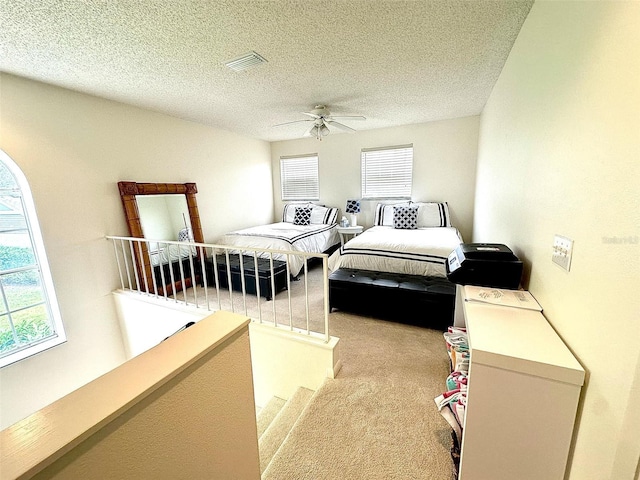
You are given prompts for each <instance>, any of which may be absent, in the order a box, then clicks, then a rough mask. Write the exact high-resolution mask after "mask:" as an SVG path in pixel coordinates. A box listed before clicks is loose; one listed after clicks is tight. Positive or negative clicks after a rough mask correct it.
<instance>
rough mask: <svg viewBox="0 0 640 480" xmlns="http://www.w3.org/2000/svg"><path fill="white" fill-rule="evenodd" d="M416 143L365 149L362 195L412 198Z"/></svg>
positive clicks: (363, 151) (364, 196)
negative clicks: (414, 146) (414, 147)
mask: <svg viewBox="0 0 640 480" xmlns="http://www.w3.org/2000/svg"><path fill="white" fill-rule="evenodd" d="M412 171H413V145H402V146H395V147H384V148H366V149H362V198H410V197H411V179H412Z"/></svg>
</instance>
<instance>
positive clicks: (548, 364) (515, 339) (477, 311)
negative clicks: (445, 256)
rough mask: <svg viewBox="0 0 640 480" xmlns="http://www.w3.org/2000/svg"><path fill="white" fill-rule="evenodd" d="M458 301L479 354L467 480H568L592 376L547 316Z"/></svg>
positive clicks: (466, 450) (472, 381)
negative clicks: (587, 375)
mask: <svg viewBox="0 0 640 480" xmlns="http://www.w3.org/2000/svg"><path fill="white" fill-rule="evenodd" d="M458 297H459V299H460V302H458V305H457V308H459V307H462V308H463V310H464V319H465V322H466V326H467V331H468V335H469V345H470V348H471V365H470V370H469V390H468V395H467V409H466V417H465V424H464V431H463V437H462V452H461V459H460V477H459V478H460V480H502V479H504V480H516V479H517V480H529V479H531V480H533V479H536V480H555V479H557V480H562V479H563V478H564V474H565V470H566V466H567V458H568V454H569V448H570V445H571V438H572V435H573V427H574V422H575V418H576V411H577V407H578V400H579V397H580V390H581V388H582V385H583V382H584V369H583V368H582V367H581V366H580V364H579V363H578V361H577V360H576V359H575V357H574V356H573V355H572V354H571V352H570V351H569V349H568V348H567V347H566V345H565V344H564V343H563V342H562V340H561V339H560V337H559V336H558V335H557V334H556V333H555V331H554V330H553V328H552V327H551V325H550V324H549V323H548V322H547V320H546V319H545V317H544V316H543V315H542V313H541V312H538V311H534V310H525V309H520V308H513V307H504V306H495V305H487V304H481V303H475V302H467V301H465V298H466V294H465V287H461V286H458ZM458 313H459V312H458ZM457 323H458V322H457Z"/></svg>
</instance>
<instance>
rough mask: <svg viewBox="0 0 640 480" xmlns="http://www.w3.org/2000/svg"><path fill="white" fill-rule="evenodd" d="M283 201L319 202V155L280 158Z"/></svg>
mask: <svg viewBox="0 0 640 480" xmlns="http://www.w3.org/2000/svg"><path fill="white" fill-rule="evenodd" d="M280 184H281V188H282V200H319V199H320V186H319V182H318V155H304V156H298V157H280Z"/></svg>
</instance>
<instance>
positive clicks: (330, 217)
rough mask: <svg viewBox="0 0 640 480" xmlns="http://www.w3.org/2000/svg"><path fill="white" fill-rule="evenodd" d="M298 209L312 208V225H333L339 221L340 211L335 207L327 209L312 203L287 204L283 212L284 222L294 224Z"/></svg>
mask: <svg viewBox="0 0 640 480" xmlns="http://www.w3.org/2000/svg"><path fill="white" fill-rule="evenodd" d="M297 207H311V208H312V209H313V210H311V223H312V224H316V225H319V224H325V225H331V224H333V223H336V222H337V221H338V209H337V208H335V207H325V206H324V205H315V204H314V203H311V202H301V203H287V204H286V205H285V206H284V208H283V210H282V221H283V222H289V223H293V220H294V217H295V214H296V208H297Z"/></svg>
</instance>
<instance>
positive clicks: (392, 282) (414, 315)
mask: <svg viewBox="0 0 640 480" xmlns="http://www.w3.org/2000/svg"><path fill="white" fill-rule="evenodd" d="M455 295H456V288H455V285H454V284H453V283H451V282H449V280H447V279H446V278H440V277H424V276H421V275H405V274H401V273H387V272H374V271H370V270H355V269H350V268H341V269H339V270H336V271H335V272H333V273H331V274H330V275H329V307H330V309H331V310H333V309H334V308H336V309H339V310H345V311H350V312H354V313H362V314H365V315H370V316H373V317H377V318H384V319H389V320H394V321H397V322H402V323H409V324H412V325H419V326H422V327H429V328H434V329H439V330H446V329H447V327H448V326H450V325H452V324H453V310H454V306H455Z"/></svg>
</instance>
